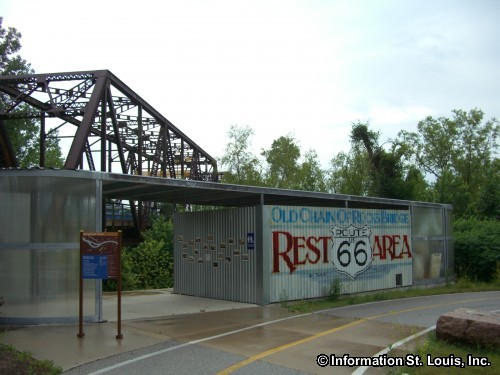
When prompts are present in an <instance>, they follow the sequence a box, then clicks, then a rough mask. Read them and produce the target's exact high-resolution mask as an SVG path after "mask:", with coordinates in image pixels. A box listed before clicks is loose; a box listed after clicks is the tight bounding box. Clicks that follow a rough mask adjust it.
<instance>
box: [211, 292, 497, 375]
mask: <svg viewBox="0 0 500 375" xmlns="http://www.w3.org/2000/svg"><path fill="white" fill-rule="evenodd" d="M498 298H500V297H494V298H491V297H490V298H474V299H469V300H462V301H456V302H448V303H441V304H435V305H428V306H420V307H412V308H409V309H404V310H395V311H390V312H388V313H383V314H379V315H373V316H369V317H367V318H361V319H358V320H355V321H353V322H351V323H347V324H344V325H341V326H339V327H335V328H332V329H329V330H327V331H323V332H320V333H316V334H315V335H312V336H309V337H305V338H303V339H300V340H297V341H293V342H290V343H288V344H284V345H281V346H277V347H275V348H272V349H269V350H266V351H264V352H261V353H258V354H255V355H253V356H251V357H248V358H247V359H245V360H243V361H241V362H237V363H235V364H234V365H232V366H230V367H228V368H226V369H224V370H222V371H220V372H219V373H218V375H227V374H231V373H233V372H234V371H236V370H238V369H240V368H242V367H244V366H246V365H248V364H250V363H252V362H255V361H258V360H259V359H262V358H264V357H267V356H270V355H271V354H274V353H278V352H280V351H282V350H285V349H288V348H292V347H294V346H297V345H301V344H304V343H306V342H309V341H312V340H316V339H318V338H320V337H323V336H327V335H329V334H332V333H335V332H337V331H341V330H343V329H346V328H349V327H353V326H356V325H359V324H361V323H364V322H367V321H369V320H374V319H378V318H383V317H386V316H391V315H397V314H404V313H407V312H411V311H417V310H425V309H431V308H434V307H442V306H449V305H456V304H459V303H464V302H475V301H482V300H485V299H498Z"/></svg>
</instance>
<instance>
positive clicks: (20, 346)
mask: <svg viewBox="0 0 500 375" xmlns="http://www.w3.org/2000/svg"><path fill="white" fill-rule="evenodd" d="M251 307H256V305H253V304H246V303H240V302H232V301H223V300H214V299H209V298H200V297H192V296H183V295H179V294H174V293H172V290H171V289H160V290H150V291H137V292H125V293H123V295H122V330H121V331H122V334H123V339H122V340H117V339H116V337H115V336H116V334H117V297H116V294H105V295H104V296H103V319H104V320H105V322H103V323H87V324H84V327H83V331H84V333H85V337H83V338H81V339H79V338H78V337H77V333H78V324H71V325H37V326H24V327H13V328H9V327H5V326H3V327H2V328H8V330H7V332H5V333H4V334H2V335H1V336H0V342H1V343H3V344H7V345H12V346H13V347H15V348H16V349H17V350H19V351H27V352H30V353H32V355H33V357H34V358H36V359H40V360H43V359H48V360H52V361H53V362H54V364H55V365H57V366H61V367H62V368H63V370H68V369H70V368H73V367H76V366H79V365H81V364H84V363H87V362H92V361H95V360H98V359H102V358H106V357H109V356H113V355H116V354H120V353H124V352H128V351H130V350H136V349H139V348H143V347H147V346H151V345H155V344H158V343H160V342H164V341H167V340H171V337H169V336H166V335H162V334H161V333H159V332H151V331H149V330H143V329H140V328H137V327H136V326H135V325H127V321H135V320H140V319H146V320H147V319H155V318H164V317H170V316H177V315H187V314H197V313H205V312H216V311H224V310H234V309H247V308H251Z"/></svg>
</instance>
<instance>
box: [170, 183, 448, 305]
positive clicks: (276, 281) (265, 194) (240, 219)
mask: <svg viewBox="0 0 500 375" xmlns="http://www.w3.org/2000/svg"><path fill="white" fill-rule="evenodd" d="M230 189H241V187H233V188H230ZM246 190H247V193H248V194H255V196H256V197H258V198H259V199H260V201H259V203H258V204H254V205H250V206H248V207H233V208H226V209H217V210H208V211H203V212H187V213H177V214H175V216H174V253H175V258H174V277H175V283H174V290H175V292H177V293H181V294H189V295H194V296H202V297H208V298H218V299H227V300H234V301H241V302H249V303H257V304H262V305H264V304H269V303H273V302H278V301H280V300H281V299H286V300H298V299H307V298H316V297H322V296H326V295H327V294H328V290H329V289H330V288H331V287H332V284H333V285H340V288H341V293H357V292H366V291H373V290H383V289H390V288H396V287H408V286H414V285H424V284H429V283H438V282H444V280H445V277H446V276H447V275H453V263H454V261H453V242H452V233H451V214H452V208H451V206H449V205H439V204H429V203H422V202H410V201H398V200H390V199H379V198H366V197H353V196H342V195H332V194H324V193H311V192H302V191H290V190H277V189H266V188H250V187H248V188H246ZM227 193H228V194H230V191H228V192H227ZM244 201H245V200H244V199H241V200H240V202H239V203H240V205H243V204H244ZM235 203H236V202H235Z"/></svg>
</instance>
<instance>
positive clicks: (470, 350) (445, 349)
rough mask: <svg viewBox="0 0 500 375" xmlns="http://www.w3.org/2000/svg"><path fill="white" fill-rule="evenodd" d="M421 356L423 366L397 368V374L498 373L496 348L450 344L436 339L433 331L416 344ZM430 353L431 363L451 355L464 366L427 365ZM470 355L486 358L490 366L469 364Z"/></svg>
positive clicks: (499, 372)
mask: <svg viewBox="0 0 500 375" xmlns="http://www.w3.org/2000/svg"><path fill="white" fill-rule="evenodd" d="M415 354H418V355H419V356H420V357H421V358H422V363H423V366H419V367H402V368H399V369H398V371H397V373H398V374H410V375H431V374H432V375H434V374H447V375H448V374H451V375H454V374H456V375H458V374H460V375H463V374H468V375H469V374H471V375H474V374H478V375H479V374H481V375H483V374H500V351H499V350H498V349H496V350H495V349H491V348H482V347H472V346H469V345H460V344H451V343H446V342H443V341H438V340H437V339H436V335H435V333H434V332H432V333H430V334H429V335H428V336H427V339H426V340H425V341H424V342H423V343H422V344H419V345H417V348H416V353H415ZM428 355H430V356H431V358H430V360H431V363H434V364H437V363H438V361H439V359H438V358H439V357H442V358H445V359H446V358H450V357H451V356H453V357H455V360H456V359H457V358H461V360H460V362H461V363H463V364H464V367H460V366H456V365H452V366H451V367H444V366H440V367H438V366H429V365H428V362H427V356H428ZM469 355H472V356H473V357H475V358H479V357H482V358H487V359H488V362H489V363H490V364H491V365H490V366H486V367H482V366H469V364H468V356H469Z"/></svg>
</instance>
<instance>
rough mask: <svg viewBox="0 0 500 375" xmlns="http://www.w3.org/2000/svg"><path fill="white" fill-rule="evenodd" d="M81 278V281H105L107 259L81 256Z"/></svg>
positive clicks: (106, 276)
mask: <svg viewBox="0 0 500 375" xmlns="http://www.w3.org/2000/svg"><path fill="white" fill-rule="evenodd" d="M82 278H83V279H107V278H108V257H107V256H106V255H83V256H82Z"/></svg>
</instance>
